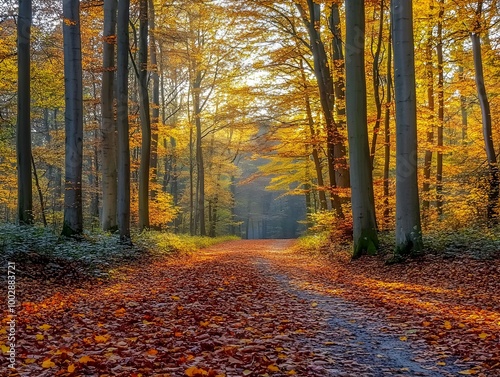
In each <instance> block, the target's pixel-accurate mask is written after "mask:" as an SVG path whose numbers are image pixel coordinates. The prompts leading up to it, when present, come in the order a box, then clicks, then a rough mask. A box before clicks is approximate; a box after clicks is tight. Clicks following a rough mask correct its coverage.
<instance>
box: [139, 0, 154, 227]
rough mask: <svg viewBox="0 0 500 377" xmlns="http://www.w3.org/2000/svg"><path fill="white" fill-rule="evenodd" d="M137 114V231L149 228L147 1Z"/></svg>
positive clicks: (141, 8) (142, 20)
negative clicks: (138, 136) (139, 143)
mask: <svg viewBox="0 0 500 377" xmlns="http://www.w3.org/2000/svg"><path fill="white" fill-rule="evenodd" d="M138 70H139V72H138V76H139V102H140V105H139V114H140V118H141V130H142V138H141V163H140V167H139V230H144V229H145V228H149V166H150V161H151V115H150V112H149V93H148V0H141V1H140V3H139V67H138Z"/></svg>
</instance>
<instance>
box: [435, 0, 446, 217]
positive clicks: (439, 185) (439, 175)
mask: <svg viewBox="0 0 500 377" xmlns="http://www.w3.org/2000/svg"><path fill="white" fill-rule="evenodd" d="M438 2H439V13H438V23H437V47H436V55H437V60H438V62H437V68H438V84H437V92H438V121H439V123H438V128H437V133H438V134H437V161H436V208H437V213H438V215H439V216H441V215H442V214H443V141H444V140H443V129H444V70H443V64H444V59H443V16H444V0H439V1H438Z"/></svg>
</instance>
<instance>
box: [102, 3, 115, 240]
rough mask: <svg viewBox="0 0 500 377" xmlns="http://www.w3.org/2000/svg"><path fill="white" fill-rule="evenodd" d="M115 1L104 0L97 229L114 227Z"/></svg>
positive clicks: (113, 228)
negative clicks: (100, 164) (99, 220)
mask: <svg viewBox="0 0 500 377" xmlns="http://www.w3.org/2000/svg"><path fill="white" fill-rule="evenodd" d="M117 5H118V3H117V0H104V30H103V71H102V86H101V116H102V121H101V156H102V183H101V185H102V210H101V211H102V213H101V228H102V230H104V231H115V230H116V229H117V220H116V205H117V190H118V186H117V171H116V153H117V150H116V122H115V117H114V106H113V99H114V79H115V71H116V66H115V43H116V10H117Z"/></svg>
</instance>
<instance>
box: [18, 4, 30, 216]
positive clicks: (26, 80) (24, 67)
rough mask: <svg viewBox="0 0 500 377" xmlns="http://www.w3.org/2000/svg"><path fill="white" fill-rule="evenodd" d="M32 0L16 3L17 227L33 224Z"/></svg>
mask: <svg viewBox="0 0 500 377" xmlns="http://www.w3.org/2000/svg"><path fill="white" fill-rule="evenodd" d="M31 21H32V8H31V0H19V16H18V22H17V57H18V60H17V67H18V71H17V72H18V73H17V93H18V98H17V132H16V149H17V166H18V169H17V216H18V221H19V224H21V225H31V224H33V193H32V191H33V187H32V186H33V183H32V180H31V115H30V114H31V89H30V66H31V62H30V59H31V57H30V45H31V43H30V38H31Z"/></svg>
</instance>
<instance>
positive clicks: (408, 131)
mask: <svg viewBox="0 0 500 377" xmlns="http://www.w3.org/2000/svg"><path fill="white" fill-rule="evenodd" d="M391 16H392V38H393V46H394V75H395V77H394V81H395V86H394V88H395V94H396V250H395V253H396V254H395V256H396V259H397V258H399V257H401V256H405V255H414V254H417V253H419V252H421V251H422V249H423V242H422V231H421V224H420V203H419V197H418V179H417V108H416V90H415V60H414V43H413V15H412V0H392V2H391Z"/></svg>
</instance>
